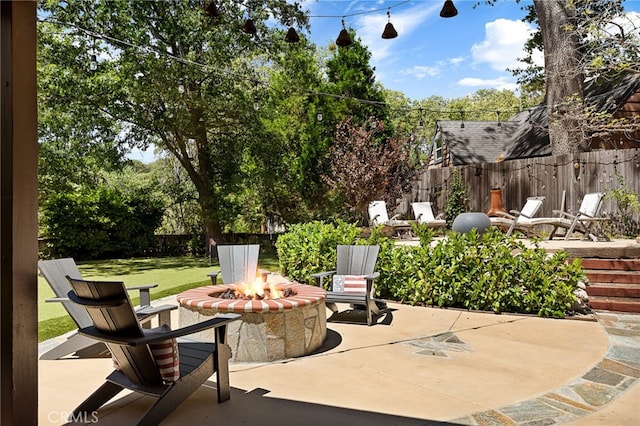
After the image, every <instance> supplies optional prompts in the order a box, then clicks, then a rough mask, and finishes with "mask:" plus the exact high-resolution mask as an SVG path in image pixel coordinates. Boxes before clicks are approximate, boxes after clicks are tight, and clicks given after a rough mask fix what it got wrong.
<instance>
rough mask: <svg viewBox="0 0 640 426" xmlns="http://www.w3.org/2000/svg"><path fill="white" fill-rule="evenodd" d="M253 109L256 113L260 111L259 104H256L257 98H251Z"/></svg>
mask: <svg viewBox="0 0 640 426" xmlns="http://www.w3.org/2000/svg"><path fill="white" fill-rule="evenodd" d="M253 109H255V110H256V111H257V110H259V109H260V104H259V103H258V96H254V97H253Z"/></svg>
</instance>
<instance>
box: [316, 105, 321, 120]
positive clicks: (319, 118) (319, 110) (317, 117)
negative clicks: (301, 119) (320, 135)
mask: <svg viewBox="0 0 640 426" xmlns="http://www.w3.org/2000/svg"><path fill="white" fill-rule="evenodd" d="M322 118H323V117H322V109H321V108H318V113H317V114H316V119H317V120H318V121H322Z"/></svg>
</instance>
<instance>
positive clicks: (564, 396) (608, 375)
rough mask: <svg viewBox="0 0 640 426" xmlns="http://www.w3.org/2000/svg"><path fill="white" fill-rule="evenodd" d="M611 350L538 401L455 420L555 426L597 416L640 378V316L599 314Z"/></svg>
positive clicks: (462, 422) (488, 423)
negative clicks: (593, 415)
mask: <svg viewBox="0 0 640 426" xmlns="http://www.w3.org/2000/svg"><path fill="white" fill-rule="evenodd" d="M598 321H599V322H600V323H601V324H602V325H603V327H604V330H605V331H606V332H607V335H608V336H609V350H608V351H607V354H606V355H605V358H604V359H602V361H600V362H599V363H598V365H596V366H595V367H593V368H592V369H591V370H589V371H587V372H585V374H583V375H582V377H580V378H579V379H576V380H574V381H573V382H571V383H568V384H566V385H564V386H562V387H561V388H559V389H555V390H553V391H552V392H548V393H546V394H544V395H541V396H539V397H537V398H534V399H531V400H527V401H521V402H518V403H515V404H512V405H509V406H506V407H502V408H500V409H493V410H488V411H484V412H480V413H475V414H472V415H470V416H466V417H461V418H458V419H454V420H452V421H453V422H454V423H457V424H463V425H473V426H478V425H514V426H524V425H555V424H562V423H566V422H569V421H573V420H576V419H578V418H580V417H582V416H585V415H587V414H590V413H593V412H594V411H596V410H598V409H599V408H601V407H602V406H603V405H605V404H608V403H609V402H611V401H613V400H614V399H615V398H617V397H618V396H620V395H621V394H622V393H623V392H624V391H625V390H627V389H628V388H629V387H631V386H632V385H633V384H635V383H636V381H637V380H638V378H639V377H640V315H634V314H614V313H604V314H598Z"/></svg>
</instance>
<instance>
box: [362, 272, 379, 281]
mask: <svg viewBox="0 0 640 426" xmlns="http://www.w3.org/2000/svg"><path fill="white" fill-rule="evenodd" d="M379 276H380V272H372V273H370V274H369V275H365V276H364V279H365V280H375V279H376V278H378V277H379Z"/></svg>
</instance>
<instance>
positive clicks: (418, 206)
mask: <svg viewBox="0 0 640 426" xmlns="http://www.w3.org/2000/svg"><path fill="white" fill-rule="evenodd" d="M411 208H412V209H413V215H414V217H415V218H416V220H417V221H418V222H419V223H424V222H433V221H434V220H436V218H435V216H434V215H433V209H432V208H431V203H430V202H428V201H422V202H416V203H411Z"/></svg>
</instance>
